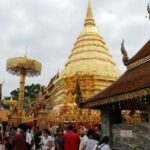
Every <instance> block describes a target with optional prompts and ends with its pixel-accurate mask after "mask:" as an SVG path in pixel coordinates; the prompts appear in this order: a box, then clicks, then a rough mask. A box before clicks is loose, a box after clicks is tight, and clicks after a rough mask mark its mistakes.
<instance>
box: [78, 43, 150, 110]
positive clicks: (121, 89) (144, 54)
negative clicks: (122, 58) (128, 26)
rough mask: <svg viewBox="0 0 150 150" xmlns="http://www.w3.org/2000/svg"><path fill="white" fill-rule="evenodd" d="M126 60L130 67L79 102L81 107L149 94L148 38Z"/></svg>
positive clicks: (149, 63) (149, 60) (149, 57)
mask: <svg viewBox="0 0 150 150" xmlns="http://www.w3.org/2000/svg"><path fill="white" fill-rule="evenodd" d="M128 62H130V64H129V65H131V66H132V67H131V68H129V69H127V70H126V72H125V73H124V74H123V75H122V76H121V77H120V78H119V79H118V80H117V81H115V82H114V83H113V84H111V85H110V86H109V87H108V88H106V89H104V90H103V91H100V92H99V93H98V94H96V95H94V96H93V97H91V98H89V99H87V100H85V101H84V102H80V104H81V103H82V105H83V107H97V106H100V105H104V104H108V103H113V102H117V101H122V100H128V99H133V98H137V97H138V98H139V97H142V96H147V95H148V94H149V95H150V40H149V41H148V42H147V43H146V44H145V45H144V47H143V48H142V49H141V50H140V51H139V52H138V53H137V54H136V55H135V56H133V57H132V58H131V59H130V60H129V61H128ZM135 62H136V63H135ZM134 63H135V65H134Z"/></svg>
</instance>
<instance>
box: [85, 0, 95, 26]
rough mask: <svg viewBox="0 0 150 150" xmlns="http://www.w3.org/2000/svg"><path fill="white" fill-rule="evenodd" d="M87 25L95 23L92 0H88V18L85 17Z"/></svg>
mask: <svg viewBox="0 0 150 150" xmlns="http://www.w3.org/2000/svg"><path fill="white" fill-rule="evenodd" d="M84 25H85V26H87V25H95V21H94V19H93V13H92V7H91V2H90V0H88V8H87V14H86V19H85V23H84Z"/></svg>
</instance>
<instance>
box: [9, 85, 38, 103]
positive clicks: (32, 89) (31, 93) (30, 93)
mask: <svg viewBox="0 0 150 150" xmlns="http://www.w3.org/2000/svg"><path fill="white" fill-rule="evenodd" d="M40 87H41V85H40V84H31V85H27V86H25V93H24V96H25V101H26V102H27V101H28V100H29V101H34V100H35V99H36V96H37V94H38V93H39V90H40ZM10 94H11V96H12V99H14V100H18V99H19V89H18V88H17V89H16V90H13V91H12V92H11V93H10Z"/></svg>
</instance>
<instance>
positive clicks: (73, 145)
mask: <svg viewBox="0 0 150 150" xmlns="http://www.w3.org/2000/svg"><path fill="white" fill-rule="evenodd" d="M79 144H80V137H79V135H78V134H77V133H74V132H73V131H68V132H67V133H65V134H64V150H78V149H79Z"/></svg>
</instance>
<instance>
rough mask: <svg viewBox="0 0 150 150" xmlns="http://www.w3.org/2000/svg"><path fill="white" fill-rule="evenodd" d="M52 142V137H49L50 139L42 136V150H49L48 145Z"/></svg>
mask: <svg viewBox="0 0 150 150" xmlns="http://www.w3.org/2000/svg"><path fill="white" fill-rule="evenodd" d="M50 141H52V137H51V136H49V135H48V137H47V138H46V137H44V136H42V144H43V145H42V150H48V148H49V147H48V143H49V142H50Z"/></svg>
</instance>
